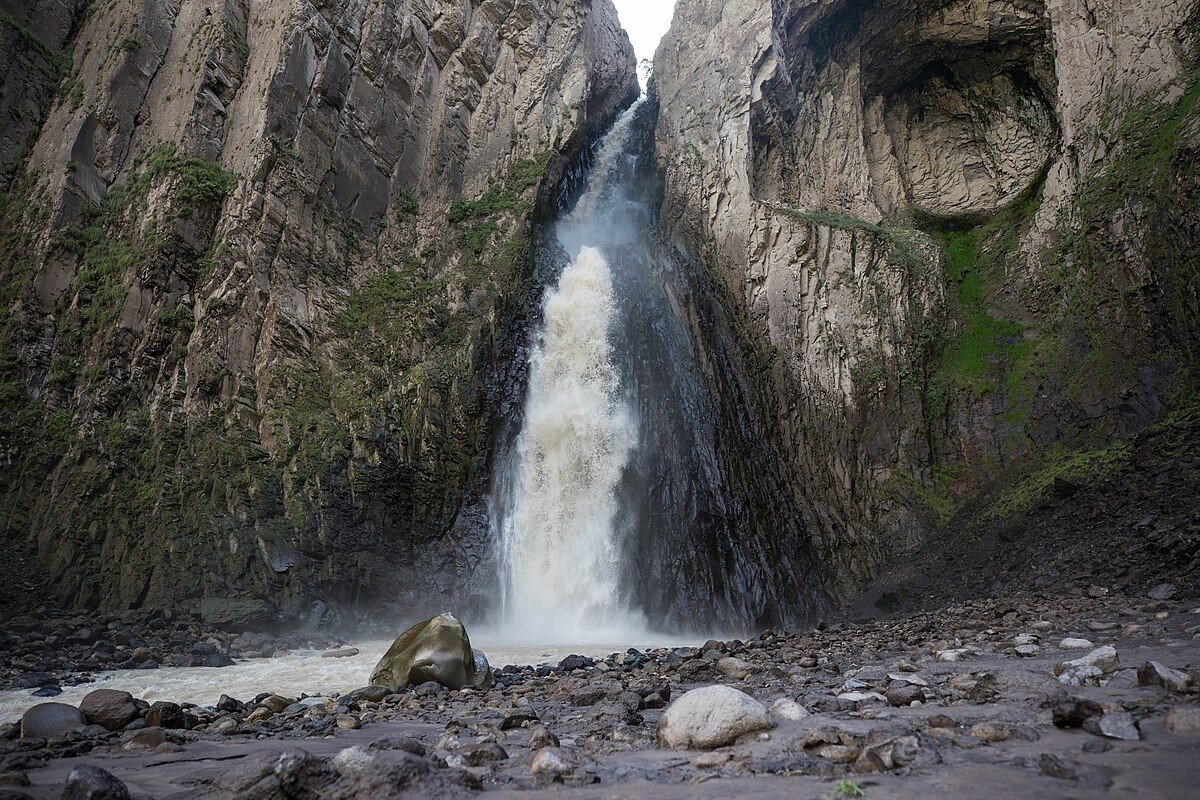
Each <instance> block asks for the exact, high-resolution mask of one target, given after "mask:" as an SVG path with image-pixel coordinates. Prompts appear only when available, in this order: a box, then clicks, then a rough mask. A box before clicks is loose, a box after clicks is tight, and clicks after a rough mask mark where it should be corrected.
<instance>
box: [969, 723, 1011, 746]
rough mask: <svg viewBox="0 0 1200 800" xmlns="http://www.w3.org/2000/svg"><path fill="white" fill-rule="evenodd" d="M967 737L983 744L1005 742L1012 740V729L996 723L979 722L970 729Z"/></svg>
mask: <svg viewBox="0 0 1200 800" xmlns="http://www.w3.org/2000/svg"><path fill="white" fill-rule="evenodd" d="M967 735H968V736H971V737H974V738H976V739H979V740H980V741H983V742H1003V741H1007V740H1008V739H1010V738H1012V728H1009V727H1008V726H1007V725H1000V724H998V723H994V722H979V723H976V724H975V725H972V726H971V727H970V729H969V730H968V731H967Z"/></svg>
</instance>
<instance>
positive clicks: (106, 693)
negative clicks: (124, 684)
mask: <svg viewBox="0 0 1200 800" xmlns="http://www.w3.org/2000/svg"><path fill="white" fill-rule="evenodd" d="M79 710H80V711H82V712H83V715H84V716H85V717H87V721H88V722H90V723H92V724H93V725H102V726H104V727H105V728H107V729H108V730H110V731H119V730H121V729H122V728H124V727H125V726H126V725H128V724H129V723H130V722H132V721H133V720H134V719H135V718H137V716H138V708H137V706H136V705H135V704H134V702H133V695H131V694H130V693H129V692H122V691H120V690H117V689H95V690H93V691H91V692H88V693H87V695H86V696H84V698H83V702H81V703H80V704H79Z"/></svg>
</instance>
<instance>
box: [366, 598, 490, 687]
mask: <svg viewBox="0 0 1200 800" xmlns="http://www.w3.org/2000/svg"><path fill="white" fill-rule="evenodd" d="M428 681H436V682H437V683H439V684H441V685H442V686H445V687H447V688H450V689H461V688H463V687H465V686H471V687H475V688H482V689H486V688H488V687H490V686H491V685H492V670H491V667H490V665H489V664H488V662H487V657H486V656H484V654H483V653H482V652H481V651H479V650H472V648H471V640H470V638H468V636H467V631H466V629H465V628H464V627H463V625H462V623H461V622H459V621H458V619H457V618H456V617H455V616H454V615H453V614H440V615H438V616H436V617H434V618H433V619H429V620H426V621H424V622H418V623H417V624H416V625H413V626H412V627H411V628H409V629H408V630H406V631H405V632H404V633H402V634H400V635H399V636H397V637H396V640H395V641H394V642H392V646H391V647H389V648H388V650H387V652H386V653H384V654H383V657H382V658H381V659H379V663H378V664H377V665H376V666H375V669H374V671H372V673H371V685H372V686H386V687H388V688H391V689H399V688H402V687H405V686H415V685H418V684H422V683H426V682H428Z"/></svg>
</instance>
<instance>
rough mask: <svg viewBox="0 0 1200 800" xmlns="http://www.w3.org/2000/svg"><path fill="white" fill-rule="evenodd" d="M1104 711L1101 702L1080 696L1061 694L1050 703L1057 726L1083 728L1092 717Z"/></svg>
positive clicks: (1051, 713)
mask: <svg viewBox="0 0 1200 800" xmlns="http://www.w3.org/2000/svg"><path fill="white" fill-rule="evenodd" d="M1103 713H1104V709H1103V708H1102V707H1101V705H1100V704H1099V703H1097V702H1095V701H1093V700H1085V699H1083V698H1079V697H1070V696H1059V697H1056V698H1054V699H1053V700H1052V701H1051V703H1050V715H1051V717H1052V718H1053V720H1054V727H1056V728H1082V727H1083V724H1084V723H1085V722H1087V721H1088V720H1089V719H1090V718H1092V717H1098V716H1100V715H1102V714H1103Z"/></svg>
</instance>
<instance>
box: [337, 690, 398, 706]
mask: <svg viewBox="0 0 1200 800" xmlns="http://www.w3.org/2000/svg"><path fill="white" fill-rule="evenodd" d="M390 694H392V690H391V689H389V688H388V687H386V686H364V687H362V688H361V689H355V690H354V691H353V692H350V694H348V695H346V696H347V698H349V699H350V700H354V701H355V702H358V703H364V702H365V703H382V702H383V699H384V698H385V697H387V696H388V695H390Z"/></svg>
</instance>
